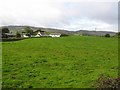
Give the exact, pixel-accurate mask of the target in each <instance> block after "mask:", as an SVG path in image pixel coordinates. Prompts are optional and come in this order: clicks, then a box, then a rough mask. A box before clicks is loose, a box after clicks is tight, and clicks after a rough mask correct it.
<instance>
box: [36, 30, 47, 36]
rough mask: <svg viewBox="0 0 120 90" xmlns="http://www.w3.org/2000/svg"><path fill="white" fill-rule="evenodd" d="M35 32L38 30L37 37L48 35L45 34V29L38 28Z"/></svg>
mask: <svg viewBox="0 0 120 90" xmlns="http://www.w3.org/2000/svg"><path fill="white" fill-rule="evenodd" d="M35 32H37V35H36V36H35V37H41V36H47V35H46V34H45V31H42V30H37V31H35Z"/></svg>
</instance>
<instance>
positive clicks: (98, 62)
mask: <svg viewBox="0 0 120 90" xmlns="http://www.w3.org/2000/svg"><path fill="white" fill-rule="evenodd" d="M2 51H3V52H2V66H3V67H2V68H3V69H2V75H3V79H2V81H3V87H4V88H7V87H19V88H20V87H23V88H92V87H95V82H96V80H97V78H98V77H99V75H100V74H105V75H109V76H112V77H116V76H117V73H118V72H117V69H118V68H117V66H118V41H117V39H116V38H104V37H90V36H89V37H87V36H86V37H85V36H69V37H60V38H31V39H25V40H21V41H16V42H3V43H2Z"/></svg>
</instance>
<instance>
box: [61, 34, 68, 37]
mask: <svg viewBox="0 0 120 90" xmlns="http://www.w3.org/2000/svg"><path fill="white" fill-rule="evenodd" d="M65 36H69V35H68V34H61V37H65Z"/></svg>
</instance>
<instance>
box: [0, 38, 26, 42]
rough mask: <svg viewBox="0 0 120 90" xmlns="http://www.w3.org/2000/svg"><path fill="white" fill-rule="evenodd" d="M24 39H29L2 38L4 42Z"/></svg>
mask: <svg viewBox="0 0 120 90" xmlns="http://www.w3.org/2000/svg"><path fill="white" fill-rule="evenodd" d="M23 39H27V38H2V42H6V41H18V40H23Z"/></svg>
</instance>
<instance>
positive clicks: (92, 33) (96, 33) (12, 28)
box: [4, 26, 115, 36]
mask: <svg viewBox="0 0 120 90" xmlns="http://www.w3.org/2000/svg"><path fill="white" fill-rule="evenodd" d="M4 27H7V28H8V29H9V30H10V32H13V33H15V32H16V31H19V32H22V31H24V28H25V27H26V26H4ZM29 27H30V28H31V29H32V30H33V31H36V30H38V29H41V30H43V31H46V32H51V33H61V34H68V35H72V34H78V35H90V36H104V35H105V34H110V35H111V36H114V35H115V32H108V31H88V30H78V31H68V30H62V29H54V28H43V27H33V26H29Z"/></svg>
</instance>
